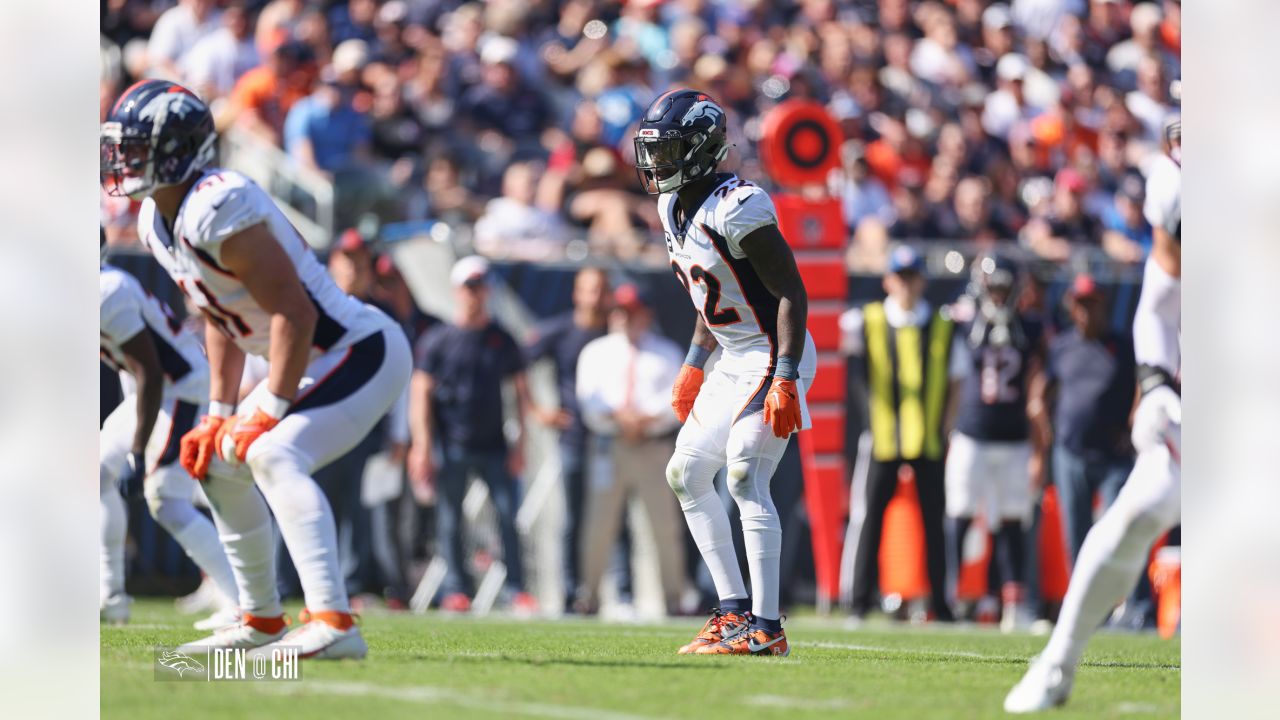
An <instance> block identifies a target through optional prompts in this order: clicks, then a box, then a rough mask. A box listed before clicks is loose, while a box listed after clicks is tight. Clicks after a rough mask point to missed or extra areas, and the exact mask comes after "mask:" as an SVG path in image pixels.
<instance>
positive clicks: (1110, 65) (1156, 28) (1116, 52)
mask: <svg viewBox="0 0 1280 720" xmlns="http://www.w3.org/2000/svg"><path fill="white" fill-rule="evenodd" d="M1163 21H1164V13H1163V12H1162V11H1161V10H1160V6H1159V5H1157V4H1156V3H1154V2H1139V3H1137V4H1135V5H1134V6H1133V9H1132V10H1130V11H1129V28H1130V29H1131V30H1132V33H1133V34H1132V36H1131V37H1130V38H1129V39H1128V40H1124V41H1121V42H1118V43H1116V44H1115V45H1113V46H1112V47H1111V49H1110V50H1108V51H1107V69H1108V70H1110V71H1111V73H1112V77H1114V78H1115V79H1116V81H1117V82H1118V83H1119V84H1120V86H1121V87H1125V88H1133V87H1135V86H1136V84H1137V75H1138V66H1139V65H1140V64H1141V63H1142V61H1143V60H1144V59H1146V58H1148V57H1153V56H1154V57H1155V58H1157V59H1158V60H1159V62H1160V64H1161V65H1162V66H1163V68H1164V69H1165V70H1167V71H1172V72H1173V74H1175V75H1177V74H1179V72H1178V61H1177V59H1176V58H1175V57H1174V56H1173V55H1172V54H1170V53H1167V52H1165V50H1164V45H1163V38H1162V37H1161V32H1162V27H1163V26H1162V23H1163Z"/></svg>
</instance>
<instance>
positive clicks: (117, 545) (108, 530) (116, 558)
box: [99, 473, 129, 601]
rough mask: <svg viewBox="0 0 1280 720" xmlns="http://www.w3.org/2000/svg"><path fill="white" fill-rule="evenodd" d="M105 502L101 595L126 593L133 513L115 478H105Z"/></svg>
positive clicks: (103, 476)
mask: <svg viewBox="0 0 1280 720" xmlns="http://www.w3.org/2000/svg"><path fill="white" fill-rule="evenodd" d="M99 496H100V498H101V501H102V568H101V571H100V572H101V574H102V577H101V578H100V582H101V590H100V593H101V596H102V597H101V598H99V600H100V601H102V600H106V599H107V598H108V597H111V596H112V595H122V594H124V539H125V534H126V533H127V532H128V530H129V516H128V511H127V510H126V509H125V505H124V498H122V497H120V491H119V490H117V489H116V483H115V478H113V477H108V476H107V475H106V474H105V473H103V474H102V477H101V488H100V495H99Z"/></svg>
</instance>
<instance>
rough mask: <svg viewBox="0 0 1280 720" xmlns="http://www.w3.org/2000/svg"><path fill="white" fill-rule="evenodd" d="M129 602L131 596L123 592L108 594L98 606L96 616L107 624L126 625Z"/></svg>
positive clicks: (131, 599) (131, 600)
mask: <svg viewBox="0 0 1280 720" xmlns="http://www.w3.org/2000/svg"><path fill="white" fill-rule="evenodd" d="M131 602H133V598H131V597H129V596H128V595H125V594H124V593H118V594H116V595H110V596H108V597H107V599H106V600H103V601H102V607H100V608H98V618H99V619H100V620H101V621H102V622H104V623H106V624H108V625H126V624H128V622H129V603H131Z"/></svg>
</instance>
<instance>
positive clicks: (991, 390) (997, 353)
mask: <svg viewBox="0 0 1280 720" xmlns="http://www.w3.org/2000/svg"><path fill="white" fill-rule="evenodd" d="M980 322H981V321H978V320H975V321H974V322H972V323H970V324H968V325H967V326H966V327H965V328H964V330H963V334H961V335H960V338H961V339H962V340H963V345H964V348H965V351H966V352H967V353H968V357H966V358H965V359H966V361H967V362H968V363H969V368H968V370H969V372H968V374H967V375H966V376H965V379H964V386H963V389H962V391H961V393H960V408H959V412H958V415H957V416H956V429H957V430H959V431H960V432H962V433H964V434H965V435H968V436H969V437H971V438H974V439H976V440H996V441H1005V442H1007V441H1019V440H1026V439H1027V438H1028V437H1030V428H1029V424H1028V421H1027V368H1028V366H1029V365H1030V364H1031V360H1032V357H1033V356H1035V355H1036V353H1038V352H1039V351H1040V350H1039V348H1040V345H1041V338H1042V335H1043V333H1044V329H1043V326H1042V325H1041V324H1040V322H1039V321H1038V320H1033V319H1031V318H1028V317H1024V316H1017V317H1016V318H1015V320H1014V321H1013V322H1014V323H1017V325H1018V327H1017V328H1011V329H1012V332H1010V335H1011V336H1012V341H1011V342H1009V343H1006V344H997V343H993V342H992V341H991V336H992V331H993V330H995V328H994V327H993V326H990V325H979V326H977V327H975V323H980Z"/></svg>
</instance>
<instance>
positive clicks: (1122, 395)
mask: <svg viewBox="0 0 1280 720" xmlns="http://www.w3.org/2000/svg"><path fill="white" fill-rule="evenodd" d="M1067 302H1068V308H1069V309H1070V312H1071V323H1072V326H1073V327H1072V328H1071V329H1070V330H1067V331H1065V332H1062V333H1061V334H1059V335H1058V336H1057V337H1055V338H1053V340H1051V341H1050V344H1049V362H1048V366H1047V368H1046V371H1047V372H1046V375H1045V380H1046V382H1041V383H1036V384H1034V385H1033V386H1032V391H1031V392H1032V397H1031V404H1032V406H1033V407H1039V408H1048V407H1050V406H1051V405H1052V406H1053V408H1054V409H1053V432H1054V434H1055V437H1054V441H1053V481H1054V485H1055V486H1056V487H1057V489H1058V502H1059V503H1060V504H1061V508H1062V522H1063V528H1064V529H1065V532H1066V536H1067V542H1068V544H1069V547H1070V550H1071V557H1072V558H1074V557H1075V556H1076V554H1077V553H1079V552H1080V546H1081V545H1082V544H1083V543H1084V538H1085V535H1086V534H1087V533H1088V532H1089V528H1090V527H1091V526H1092V525H1093V517H1094V510H1093V497H1094V494H1095V493H1098V494H1100V495H1101V497H1102V508H1103V509H1106V508H1107V507H1108V506H1110V505H1111V502H1112V501H1113V500H1115V497H1116V495H1117V494H1118V493H1119V492H1120V487H1121V486H1122V485H1123V484H1124V482H1125V478H1127V477H1128V476H1129V471H1130V470H1131V469H1132V467H1133V449H1132V447H1130V445H1129V411H1130V409H1131V408H1132V406H1133V398H1134V392H1135V384H1134V383H1135V382H1136V379H1135V373H1136V367H1135V365H1134V359H1133V344H1132V341H1131V340H1130V337H1129V334H1128V333H1118V332H1113V331H1111V330H1110V329H1108V327H1107V317H1108V315H1109V312H1108V311H1109V308H1108V306H1107V302H1106V300H1105V298H1104V297H1103V296H1102V292H1101V289H1100V288H1098V285H1097V283H1096V282H1095V281H1094V279H1093V278H1092V277H1090V276H1088V275H1080V276H1077V277H1076V279H1075V282H1074V283H1073V284H1072V286H1071V292H1070V294H1069V295H1068V299H1067Z"/></svg>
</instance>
